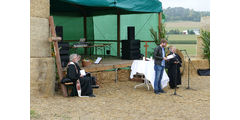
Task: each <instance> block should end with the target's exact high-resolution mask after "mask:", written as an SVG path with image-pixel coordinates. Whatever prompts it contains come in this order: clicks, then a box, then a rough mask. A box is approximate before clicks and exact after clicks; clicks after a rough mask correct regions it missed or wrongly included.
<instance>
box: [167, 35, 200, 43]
mask: <svg viewBox="0 0 240 120" xmlns="http://www.w3.org/2000/svg"><path fill="white" fill-rule="evenodd" d="M168 40H170V41H171V40H197V36H196V35H174V34H170V35H168Z"/></svg>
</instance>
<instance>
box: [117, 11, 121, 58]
mask: <svg viewBox="0 0 240 120" xmlns="http://www.w3.org/2000/svg"><path fill="white" fill-rule="evenodd" d="M117 56H118V57H120V13H117Z"/></svg>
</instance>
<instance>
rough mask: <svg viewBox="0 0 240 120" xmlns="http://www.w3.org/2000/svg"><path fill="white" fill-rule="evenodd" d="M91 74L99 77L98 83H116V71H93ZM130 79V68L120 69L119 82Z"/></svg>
mask: <svg viewBox="0 0 240 120" xmlns="http://www.w3.org/2000/svg"><path fill="white" fill-rule="evenodd" d="M91 75H92V76H95V77H96V78H97V83H98V84H104V83H114V82H115V80H116V72H115V71H101V72H93V73H91ZM128 80H130V70H126V69H120V70H118V82H126V81H128Z"/></svg>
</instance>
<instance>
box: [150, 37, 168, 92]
mask: <svg viewBox="0 0 240 120" xmlns="http://www.w3.org/2000/svg"><path fill="white" fill-rule="evenodd" d="M166 46H167V40H165V39H162V40H161V42H160V45H158V46H157V47H156V48H155V49H154V55H153V57H154V70H155V80H154V93H155V94H160V93H165V91H163V89H162V87H161V80H162V76H163V71H164V68H165V60H167V58H166V57H165V49H164V48H165V47H166Z"/></svg>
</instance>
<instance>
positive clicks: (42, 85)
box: [30, 57, 56, 96]
mask: <svg viewBox="0 0 240 120" xmlns="http://www.w3.org/2000/svg"><path fill="white" fill-rule="evenodd" d="M30 70H31V71H30V79H31V81H30V85H31V92H30V93H31V95H43V96H53V95H54V87H55V79H56V78H55V77H56V74H55V60H54V58H50V57H49V58H31V59H30Z"/></svg>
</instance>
